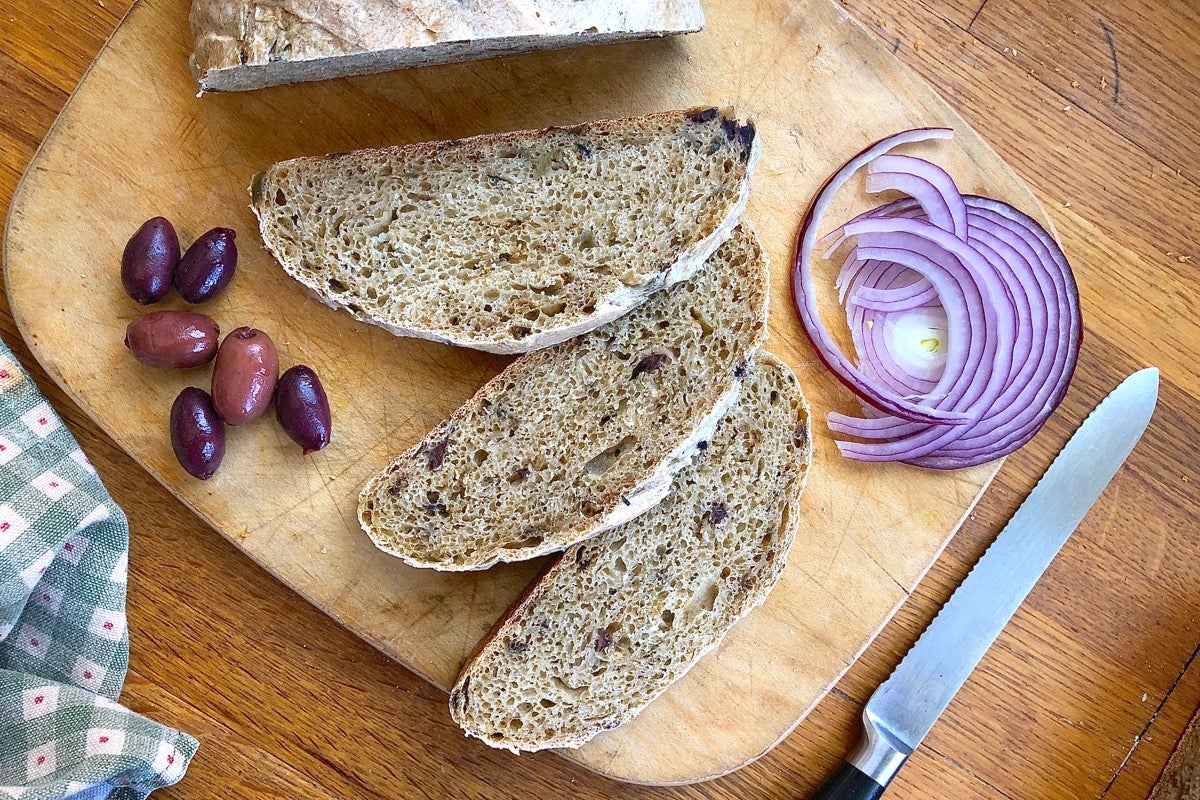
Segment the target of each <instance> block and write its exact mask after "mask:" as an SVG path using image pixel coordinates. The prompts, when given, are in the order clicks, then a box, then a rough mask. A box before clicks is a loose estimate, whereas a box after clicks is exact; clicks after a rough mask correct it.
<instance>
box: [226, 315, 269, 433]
mask: <svg viewBox="0 0 1200 800" xmlns="http://www.w3.org/2000/svg"><path fill="white" fill-rule="evenodd" d="M278 382H279V354H278V353H277V352H276V350H275V343H274V342H272V341H271V337H270V336H267V335H266V334H265V333H263V332H262V331H260V330H257V329H255V328H247V327H244V326H243V327H241V328H237V329H235V330H233V331H231V332H230V333H229V335H228V336H226V337H225V341H223V342H221V347H220V349H219V350H217V363H216V364H214V365H213V373H212V396H213V406H214V407H215V408H216V409H217V413H218V414H220V415H221V419H223V420H225V421H226V422H227V423H229V424H230V425H241V424H243V423H246V422H253V421H254V420H256V419H258V418H259V417H261V416H262V415H263V414H264V413H266V411H267V407H268V406H269V405H271V396H272V395H273V394H274V393H275V384H276V383H278Z"/></svg>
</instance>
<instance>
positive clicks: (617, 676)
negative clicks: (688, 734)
mask: <svg viewBox="0 0 1200 800" xmlns="http://www.w3.org/2000/svg"><path fill="white" fill-rule="evenodd" d="M809 459H810V445H809V419H808V408H807V406H806V404H805V401H804V397H803V395H802V394H801V392H800V389H799V387H798V386H797V383H796V378H795V376H794V375H792V373H791V371H790V370H789V369H788V368H787V367H786V366H785V365H784V364H783V363H782V362H780V361H779V360H778V359H776V358H775V357H774V356H772V355H770V354H769V353H760V354H759V355H758V356H757V357H756V359H755V364H754V367H753V369H752V370H751V372H750V375H749V377H748V378H747V379H746V381H745V387H744V389H743V391H742V394H741V396H740V398H739V400H738V403H737V404H736V405H735V406H734V407H733V408H732V409H731V410H730V411H729V413H728V414H726V415H725V417H724V418H723V419H722V420H721V422H720V424H719V425H718V426H717V430H716V434H715V435H714V436H713V438H712V442H711V444H710V445H709V447H708V449H707V450H705V452H704V453H703V454H701V455H699V456H697V458H696V460H695V462H694V463H693V464H692V465H691V466H689V467H687V468H686V469H684V470H683V471H681V472H680V473H679V475H678V477H677V478H676V479H675V484H674V488H673V491H672V493H671V494H670V495H669V496H668V497H667V499H666V500H664V501H663V502H662V503H661V504H660V505H658V506H656V507H655V508H653V509H651V510H650V511H648V512H647V513H646V514H644V515H642V516H640V517H638V518H637V519H635V520H633V521H632V522H630V523H628V524H626V525H623V526H621V527H619V528H615V529H613V530H610V531H608V532H607V533H604V534H602V535H600V536H598V537H596V538H594V539H589V540H588V541H586V542H583V543H581V544H577V545H575V546H574V547H572V548H570V549H568V550H567V551H566V552H565V553H563V554H562V556H561V557H559V558H558V559H557V561H555V562H554V564H553V565H552V566H550V567H549V568H548V570H547V571H546V572H545V574H544V575H543V576H542V577H541V578H540V579H538V580H537V581H535V582H534V583H533V584H531V586H530V587H529V588H528V589H527V590H526V593H525V595H524V596H523V597H522V598H521V599H520V600H518V601H517V602H516V603H515V604H514V605H513V607H512V608H511V609H510V610H509V611H508V613H507V614H506V615H505V616H504V617H503V618H502V619H501V621H500V622H499V623H498V624H497V626H496V627H495V628H493V630H492V631H491V632H490V633H489V634H488V635H487V637H485V639H484V640H483V642H482V644H481V645H480V647H479V649H478V651H477V652H476V654H475V655H474V656H472V657H471V658H470V659H469V660H468V661H467V663H466V665H465V666H464V667H463V669H462V673H461V675H460V676H459V678H458V680H457V682H456V683H455V686H454V688H453V690H452V691H451V693H450V712H451V714H452V715H453V717H454V719H455V721H456V722H457V723H458V724H459V725H460V726H461V727H462V728H463V729H464V730H465V731H466V732H467V734H468V735H470V736H477V737H479V738H480V739H482V740H483V741H485V742H487V743H488V744H489V745H492V746H493V747H501V748H507V749H510V750H513V751H522V750H541V749H544V748H550V747H578V746H579V745H581V744H583V743H585V742H586V741H588V740H589V739H590V738H592V737H593V736H595V735H596V734H597V733H599V732H601V731H604V730H609V729H611V728H615V727H616V726H618V725H620V724H621V723H623V722H625V721H627V720H629V719H632V718H633V717H634V716H636V715H637V714H638V713H639V712H640V711H641V710H642V709H644V708H645V707H646V706H647V705H648V704H649V703H650V701H652V700H653V699H654V698H655V697H657V696H658V695H660V694H661V693H662V692H663V691H665V690H666V689H667V687H669V686H670V685H671V683H673V682H674V681H675V680H677V679H678V678H680V677H681V676H683V674H684V673H685V672H687V670H688V669H689V668H691V666H692V665H693V664H695V663H696V662H697V661H698V660H699V659H700V657H701V656H702V655H704V654H705V653H706V652H708V651H709V650H711V649H712V648H714V647H716V646H717V644H719V643H720V641H721V639H722V638H723V637H724V636H725V634H726V633H727V632H728V631H729V629H730V628H731V627H732V626H733V625H734V623H735V622H737V621H738V620H739V619H741V618H742V617H743V616H745V615H746V614H747V613H749V611H750V610H751V609H753V608H754V607H756V606H758V605H759V604H760V603H762V601H763V600H764V599H765V598H766V596H767V593H768V592H770V590H771V588H772V587H773V586H774V585H775V583H776V581H777V580H778V578H779V576H780V574H781V573H782V571H783V567H784V563H785V560H786V558H787V553H788V549H789V548H790V547H791V544H792V540H793V538H794V536H795V530H796V524H797V520H798V518H799V498H800V493H801V490H802V488H803V486H804V481H805V477H806V475H807V469H808V464H809Z"/></svg>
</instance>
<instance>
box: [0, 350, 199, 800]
mask: <svg viewBox="0 0 1200 800" xmlns="http://www.w3.org/2000/svg"><path fill="white" fill-rule="evenodd" d="M128 555H129V525H128V523H127V522H126V520H125V514H124V513H123V512H122V511H121V509H120V508H118V507H117V505H116V504H115V503H113V501H112V498H111V497H109V496H108V492H107V491H105V489H104V485H103V484H102V483H101V482H100V479H99V478H98V477H97V475H96V471H95V470H94V469H93V468H92V466H91V464H89V463H88V460H87V458H86V457H85V456H84V454H83V451H82V450H80V449H79V445H78V444H76V442H75V439H74V437H72V436H71V433H70V432H69V431H68V430H67V429H66V427H65V426H64V425H63V424H62V421H61V420H60V419H59V418H58V415H56V414H55V413H54V411H53V409H51V408H50V405H49V403H47V402H46V400H45V398H44V397H43V396H42V395H41V393H40V392H38V390H37V387H36V386H34V385H33V383H32V382H31V381H30V380H29V378H28V377H27V376H26V375H25V373H24V371H23V370H22V369H21V367H20V365H18V364H17V362H16V359H15V358H13V356H12V353H11V352H10V351H9V350H8V348H7V347H5V346H4V345H3V343H0V800H6V799H7V798H21V800H57V799H58V798H68V797H70V798H79V800H101V798H113V800H140V799H141V798H144V797H145V796H146V795H147V794H149V793H150V792H152V791H153V790H155V789H157V788H159V787H161V786H169V785H171V784H173V783H176V782H177V781H178V780H179V779H180V778H182V777H183V773H184V770H186V769H187V764H188V761H189V759H190V758H191V757H192V755H193V754H194V753H195V752H196V746H197V743H196V740H195V739H193V738H191V737H190V736H188V735H186V734H184V733H180V732H179V731H176V730H173V729H171V728H167V727H164V726H162V725H159V724H158V723H156V722H154V721H152V720H150V719H147V718H146V717H143V716H141V715H140V714H136V713H134V712H133V711H130V710H129V709H127V708H124V707H122V706H120V705H118V704H117V702H116V699H117V697H118V695H119V694H120V692H121V684H122V683H124V681H125V672H126V670H127V668H128V666H129V633H128V630H127V627H126V623H125V579H126V573H127V566H128Z"/></svg>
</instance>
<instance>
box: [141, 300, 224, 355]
mask: <svg viewBox="0 0 1200 800" xmlns="http://www.w3.org/2000/svg"><path fill="white" fill-rule="evenodd" d="M220 335H221V329H220V328H219V327H218V326H217V323H216V322H214V321H213V320H212V318H211V317H207V316H205V315H204V314H197V313H195V312H192V311H151V312H150V313H149V314H146V315H144V316H141V317H138V318H137V319H135V320H134V321H133V322H131V323H129V327H128V328H126V329H125V346H126V347H128V348H129V352H131V353H133V357H134V358H136V359H137V360H138V361H140V362H142V363H143V364H147V365H149V366H151V367H159V368H162V369H186V368H188V367H198V366H200V365H201V364H207V363H208V362H210V361H212V360H213V357H214V356H215V355H216V354H217V344H218V343H219V342H220Z"/></svg>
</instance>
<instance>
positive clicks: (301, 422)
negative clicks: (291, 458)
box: [275, 364, 332, 455]
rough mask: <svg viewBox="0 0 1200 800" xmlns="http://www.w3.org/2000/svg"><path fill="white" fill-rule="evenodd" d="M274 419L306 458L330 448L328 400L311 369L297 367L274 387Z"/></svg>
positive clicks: (284, 374)
mask: <svg viewBox="0 0 1200 800" xmlns="http://www.w3.org/2000/svg"><path fill="white" fill-rule="evenodd" d="M275 418H276V419H278V420H279V424H280V425H282V426H283V430H284V431H285V432H287V435H288V436H290V437H292V441H294V442H295V443H296V444H298V445H300V447H301V448H303V449H304V455H308V454H309V453H315V452H316V451H318V450H320V449H321V448H323V447H324V446H325V445H327V444H329V433H330V428H331V425H332V423H331V420H330V416H329V398H327V397H326V396H325V388H324V387H323V386H321V379H320V378H318V377H317V373H316V372H314V371H313V369H312V367H307V366H305V365H303V364H297V365H296V366H294V367H292V368H291V369H289V370H288V371H287V372H285V373H283V375H281V376H280V378H279V385H278V386H276V387H275Z"/></svg>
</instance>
